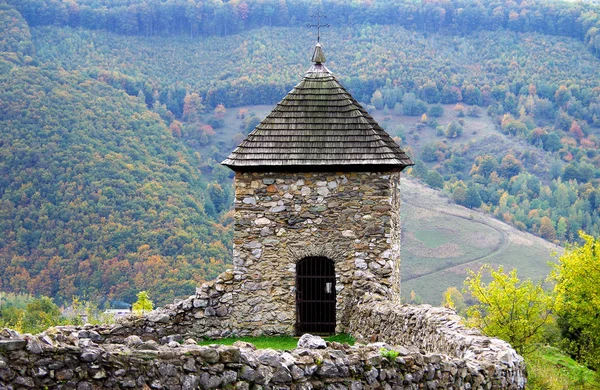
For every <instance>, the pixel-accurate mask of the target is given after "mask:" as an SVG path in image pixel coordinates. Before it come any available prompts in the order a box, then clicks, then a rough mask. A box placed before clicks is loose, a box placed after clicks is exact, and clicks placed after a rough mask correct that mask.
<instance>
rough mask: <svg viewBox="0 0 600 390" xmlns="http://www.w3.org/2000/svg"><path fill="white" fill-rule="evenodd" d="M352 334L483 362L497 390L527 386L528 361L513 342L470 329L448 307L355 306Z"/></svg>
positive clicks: (469, 361)
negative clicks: (519, 353) (499, 389)
mask: <svg viewBox="0 0 600 390" xmlns="http://www.w3.org/2000/svg"><path fill="white" fill-rule="evenodd" d="M349 332H350V334H352V335H353V336H354V337H355V338H356V339H357V340H361V341H369V340H371V341H373V340H377V341H380V342H385V343H389V344H392V345H404V346H414V347H416V348H418V349H419V350H421V351H426V352H427V353H439V354H444V355H447V356H452V357H454V358H458V359H463V360H464V361H465V362H466V363H467V365H470V366H479V367H480V370H481V371H482V372H485V376H486V381H488V382H489V383H492V384H493V385H494V387H495V388H504V387H508V386H512V385H515V386H517V385H518V386H524V384H525V363H524V360H523V358H522V357H521V356H519V355H518V354H517V353H516V351H515V350H514V349H512V347H511V346H510V344H508V343H507V342H505V341H502V340H500V339H497V338H492V337H487V336H484V335H482V334H481V333H480V331H479V330H477V329H474V328H467V327H466V326H464V325H463V324H462V322H461V317H459V316H458V315H456V313H455V312H454V311H452V310H449V309H445V308H441V307H432V306H430V305H420V306H413V305H396V304H392V303H390V302H385V301H381V302H378V303H376V304H373V303H369V304H361V305H357V306H355V308H354V312H353V313H352V316H351V320H350V327H349Z"/></svg>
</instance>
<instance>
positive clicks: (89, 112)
mask: <svg viewBox="0 0 600 390" xmlns="http://www.w3.org/2000/svg"><path fill="white" fill-rule="evenodd" d="M0 23H1V24H2V30H1V31H2V34H3V39H2V41H1V47H0V52H2V60H1V66H0V68H1V69H2V74H1V75H0V113H1V118H0V269H1V270H2V272H0V289H1V290H5V291H6V290H9V291H21V292H23V291H30V292H32V293H35V294H44V295H47V296H52V297H57V298H59V299H67V300H69V301H70V299H71V297H72V296H73V295H75V294H77V295H80V296H87V297H90V298H91V297H98V296H104V297H108V296H112V297H115V298H119V299H125V300H130V301H132V300H133V298H134V296H135V293H136V292H137V291H139V290H143V289H152V290H153V291H156V292H157V295H160V299H161V300H163V299H164V300H165V301H167V300H169V299H170V298H172V297H173V296H175V295H177V296H180V295H182V294H185V293H190V292H193V291H194V288H195V287H196V285H197V284H198V283H199V282H200V281H202V280H204V279H210V278H212V277H214V276H215V274H216V273H217V272H218V271H220V270H221V267H219V265H222V264H223V261H224V260H225V259H227V258H228V254H227V250H226V246H227V245H228V242H229V239H230V237H229V236H230V234H229V230H228V229H226V228H224V227H223V226H221V225H220V224H219V223H218V222H217V221H215V219H214V218H213V217H214V216H208V215H207V214H206V212H205V203H207V198H208V197H207V196H206V195H205V193H206V189H207V184H208V183H207V182H206V180H205V179H204V178H203V177H202V175H201V174H200V172H199V170H198V166H199V160H198V156H195V155H194V154H193V153H190V152H189V150H187V149H186V148H185V147H183V146H182V145H181V144H180V143H179V142H178V141H177V140H176V139H175V138H174V137H173V136H172V134H171V132H170V131H169V129H168V128H167V127H166V126H165V124H164V123H163V122H162V120H161V119H160V117H159V116H158V115H157V114H155V113H152V112H150V111H149V110H147V108H146V106H145V105H144V104H143V103H141V102H140V101H138V99H137V98H136V97H131V96H128V95H126V94H125V93H123V92H122V91H121V90H117V89H114V88H112V87H110V86H108V85H107V84H106V83H102V82H100V81H96V80H93V79H89V78H88V77H85V76H83V75H81V74H80V73H78V72H67V71H62V70H49V69H47V68H46V67H45V66H43V65H40V66H38V61H37V59H36V56H35V53H34V50H33V45H32V44H31V40H30V34H29V29H28V27H27V24H26V23H25V22H24V21H23V19H22V18H21V17H20V15H19V14H18V12H16V11H14V10H12V9H10V8H7V7H6V6H2V5H0Z"/></svg>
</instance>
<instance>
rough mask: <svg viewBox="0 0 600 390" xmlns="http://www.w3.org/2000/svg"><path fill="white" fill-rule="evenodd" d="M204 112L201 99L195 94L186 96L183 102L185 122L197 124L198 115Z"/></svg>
mask: <svg viewBox="0 0 600 390" xmlns="http://www.w3.org/2000/svg"><path fill="white" fill-rule="evenodd" d="M203 111H204V105H203V104H202V98H201V97H200V95H198V94H197V93H196V92H193V93H191V94H187V95H186V96H185V99H184V100H183V119H185V120H186V121H187V122H198V121H199V120H200V113H202V112H203Z"/></svg>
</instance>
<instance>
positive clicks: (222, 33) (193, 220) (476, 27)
mask: <svg viewBox="0 0 600 390" xmlns="http://www.w3.org/2000/svg"><path fill="white" fill-rule="evenodd" d="M0 4H3V5H0V7H2V8H1V10H2V18H1V19H0V23H1V24H2V29H1V30H0V31H1V32H0V34H1V35H2V37H1V39H0V45H2V47H1V48H0V50H1V51H2V58H3V60H2V62H1V63H0V72H1V74H2V75H1V76H0V82H1V83H2V90H1V91H0V104H1V107H2V111H1V113H2V117H1V118H0V119H1V120H2V128H1V130H0V131H1V132H2V139H1V140H0V142H2V145H1V146H2V149H0V153H2V154H3V155H2V159H1V160H0V164H1V165H0V172H1V174H0V199H1V200H0V201H1V202H2V207H1V210H0V212H1V213H2V222H1V224H2V226H1V227H0V228H1V231H0V243H1V244H0V253H1V258H0V261H2V264H0V268H2V269H6V270H7V272H6V273H4V274H3V276H0V279H1V280H2V285H1V286H0V288H2V289H8V290H12V291H29V292H32V293H38V294H39V293H43V294H47V295H51V296H59V297H60V298H68V297H70V295H72V294H87V295H90V296H91V295H94V294H96V293H100V294H101V295H111V296H113V297H119V298H123V299H128V300H131V299H132V298H133V296H134V293H135V292H136V291H139V290H142V289H152V290H154V291H156V293H155V294H157V295H160V300H161V301H163V302H164V301H168V300H169V299H170V298H171V297H172V296H174V295H182V294H184V293H187V292H189V291H191V290H192V288H193V286H195V285H196V284H197V283H198V282H199V281H200V280H203V279H205V278H209V277H211V276H213V275H215V273H216V272H218V270H220V269H222V267H223V263H225V262H227V261H229V258H230V255H229V253H228V250H227V248H229V246H230V244H229V242H230V234H231V231H230V226H229V225H227V223H230V218H231V215H230V214H228V213H227V212H228V208H229V205H230V200H231V184H230V180H229V178H230V173H229V172H228V171H227V170H226V169H224V168H222V167H219V166H218V162H219V161H221V159H223V158H224V157H225V156H226V155H227V153H228V152H229V151H230V150H231V149H232V148H233V146H234V145H235V144H236V143H237V142H239V141H240V140H241V139H243V137H244V135H245V134H246V133H247V132H249V131H251V130H252V128H253V127H254V126H255V125H256V124H257V123H258V121H259V120H260V119H261V118H260V115H258V114H254V113H253V112H252V111H253V109H252V108H247V107H245V106H249V105H256V104H263V105H264V104H267V105H272V104H274V103H276V102H277V101H278V100H279V99H281V98H282V97H283V96H284V94H285V93H286V92H287V91H288V90H289V89H290V88H291V87H292V86H293V85H294V84H295V83H296V82H297V81H298V80H299V78H300V77H301V75H302V73H303V72H304V71H305V69H306V68H307V67H308V65H309V58H310V53H311V49H312V45H313V44H314V35H315V34H314V32H312V31H311V30H309V29H307V28H306V27H304V26H305V25H306V23H308V22H310V21H311V19H310V15H311V14H313V13H314V12H315V11H316V10H317V8H319V7H320V8H321V9H322V10H324V11H325V13H326V14H327V15H328V18H327V22H328V23H330V24H331V28H329V29H327V30H324V32H323V33H322V43H323V45H324V47H325V53H326V55H327V57H328V62H327V65H328V67H329V68H330V69H331V70H332V71H333V72H334V73H335V74H336V76H338V78H339V79H340V81H341V82H342V84H344V86H346V87H347V88H348V89H349V90H350V92H351V93H352V94H353V95H354V96H355V97H356V98H357V99H359V100H360V101H362V102H363V103H364V105H365V106H367V108H368V109H369V110H370V111H372V112H373V113H375V114H376V115H377V116H378V118H382V119H381V122H382V124H383V125H384V127H385V128H386V129H387V130H388V131H389V132H390V133H391V134H392V135H393V136H395V137H396V139H397V141H398V142H400V143H401V144H402V146H403V147H404V148H406V149H407V150H408V151H409V152H410V153H412V154H413V156H414V158H415V161H417V164H416V166H415V167H414V169H413V170H412V174H413V175H414V176H416V177H419V178H421V179H422V180H423V181H424V182H426V183H427V184H429V185H430V186H432V187H434V188H438V189H441V190H442V191H444V192H445V193H446V194H447V195H448V196H449V197H450V198H451V199H453V200H454V201H455V202H457V203H459V204H462V205H465V206H468V207H472V208H481V209H482V210H484V211H486V212H489V213H492V214H493V215H495V216H496V217H497V218H499V219H502V220H504V221H507V222H509V223H511V224H513V225H514V226H516V227H518V228H519V229H521V230H524V231H529V232H532V233H534V234H537V235H539V236H542V237H544V238H546V239H548V240H550V241H553V242H556V243H564V242H567V241H573V240H576V239H577V237H578V234H577V232H578V231H579V230H585V231H586V232H588V233H590V234H593V235H598V234H600V190H599V189H598V188H599V186H598V181H599V179H600V155H598V152H597V145H598V142H599V138H598V137H599V136H600V128H599V127H600V87H599V86H600V72H599V71H598V70H599V67H600V62H599V60H598V54H599V49H600V46H599V45H600V38H598V39H597V36H598V33H599V31H600V16H599V15H600V8H598V6H596V5H594V4H591V3H571V2H558V1H531V2H520V3H516V2H508V1H507V2H491V1H482V2H470V1H453V2H442V1H428V2H396V1H375V2H360V1H358V2H352V3H349V2H343V1H324V2H320V3H311V2H308V1H305V0H277V1H275V0H273V1H272V0H265V1H250V0H247V1H246V0H245V1H239V0H235V1H229V2H221V1H210V2H205V1H198V0H189V1H183V0H152V1H150V0H148V1H146V0H122V1H100V0H0ZM484 117H485V118H486V119H487V121H488V122H489V123H491V126H490V127H491V128H486V130H485V131H481V130H477V129H476V126H475V127H474V125H473V124H474V123H475V122H477V121H478V120H479V119H481V118H484ZM480 122H481V121H480ZM224 126H226V127H224ZM4 275H7V276H4ZM15 275H16V276H15ZM82 275H91V276H89V278H90V282H89V283H85V284H83V283H82V282H78V281H79V280H81V279H80V276H82ZM171 290H172V291H171Z"/></svg>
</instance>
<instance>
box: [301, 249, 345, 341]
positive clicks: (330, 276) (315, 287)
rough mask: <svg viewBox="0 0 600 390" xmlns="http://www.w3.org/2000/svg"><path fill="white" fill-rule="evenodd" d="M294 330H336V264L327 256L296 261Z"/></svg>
mask: <svg viewBox="0 0 600 390" xmlns="http://www.w3.org/2000/svg"><path fill="white" fill-rule="evenodd" d="M296 332H297V334H298V335H301V334H303V333H318V334H332V333H335V266H334V264H333V261H331V260H330V259H328V258H326V257H305V258H304V259H302V260H300V261H299V262H298V264H296Z"/></svg>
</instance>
